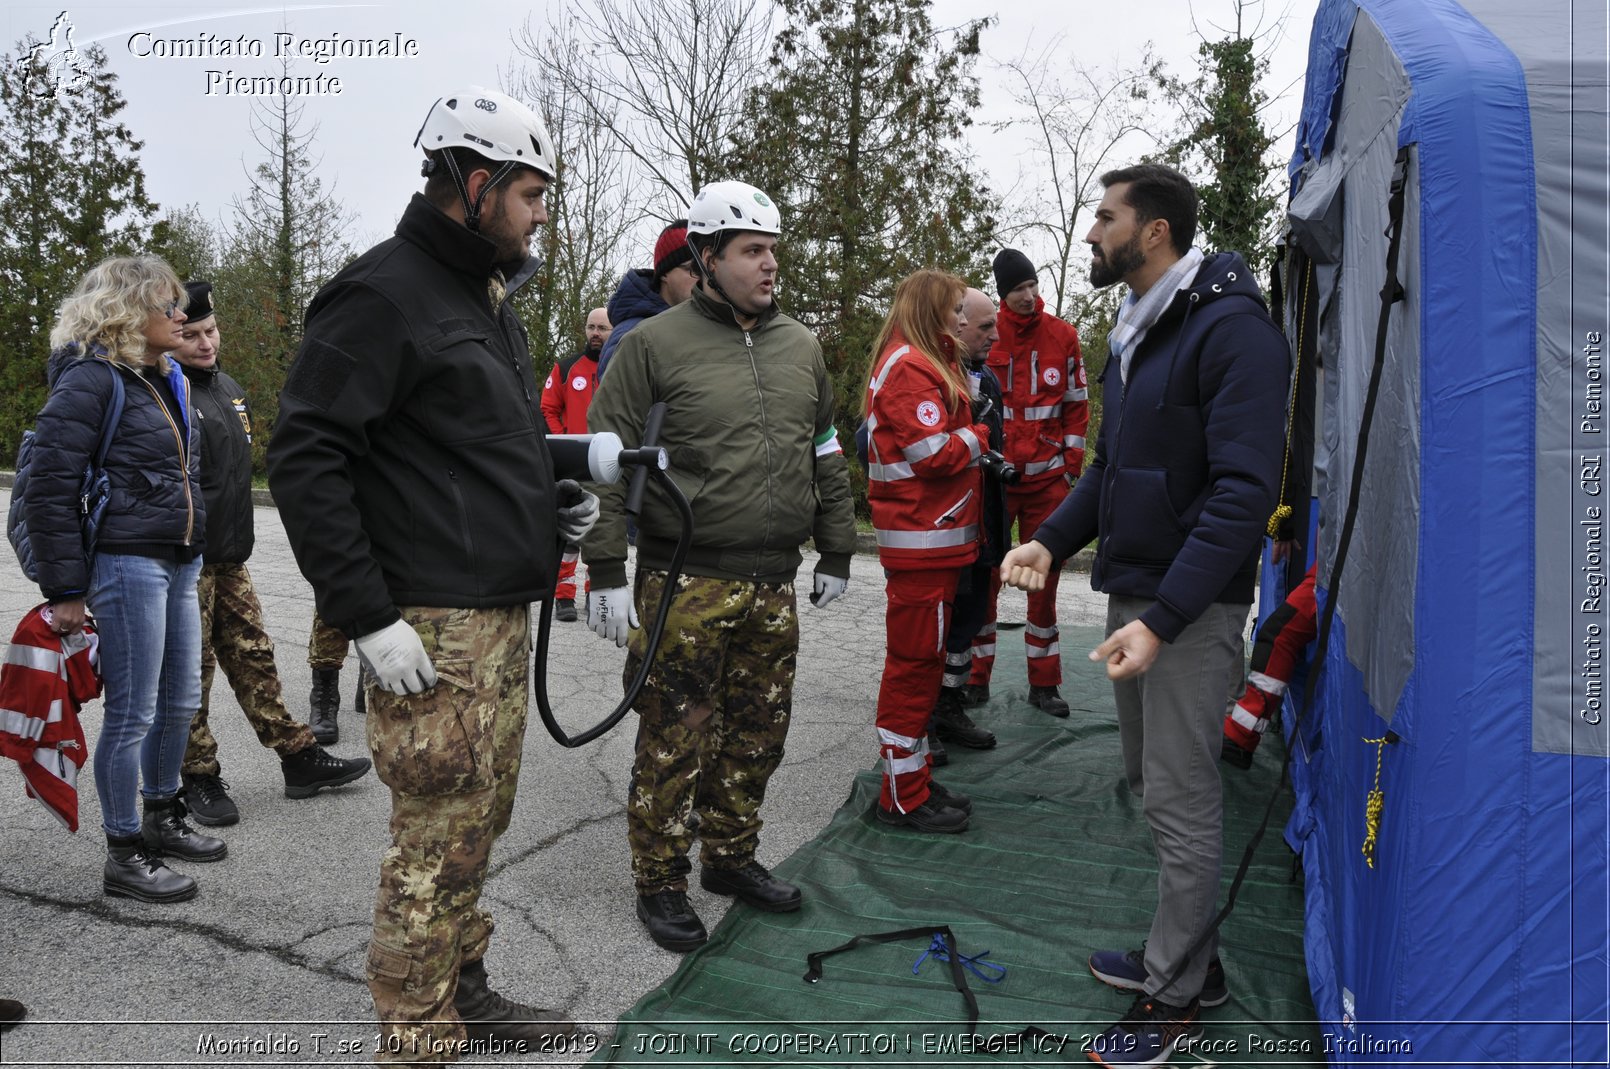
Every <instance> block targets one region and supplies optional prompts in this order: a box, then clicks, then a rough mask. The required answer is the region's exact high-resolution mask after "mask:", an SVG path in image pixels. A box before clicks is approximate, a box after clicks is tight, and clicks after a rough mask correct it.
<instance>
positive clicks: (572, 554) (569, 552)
mask: <svg viewBox="0 0 1610 1069" xmlns="http://www.w3.org/2000/svg"><path fill="white" fill-rule="evenodd" d="M559 559H560V560H562V561H564V562H565V563H566V564H575V563H576V562H577V561H579V560H581V550H579V549H577V548H576V547H575V546H566V547H565V551H564V553H562V554H560V556H559Z"/></svg>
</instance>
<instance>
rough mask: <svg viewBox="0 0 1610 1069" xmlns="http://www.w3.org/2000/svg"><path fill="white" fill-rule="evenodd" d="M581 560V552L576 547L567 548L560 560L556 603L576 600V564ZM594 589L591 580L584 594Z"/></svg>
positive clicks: (585, 587) (555, 593)
mask: <svg viewBox="0 0 1610 1069" xmlns="http://www.w3.org/2000/svg"><path fill="white" fill-rule="evenodd" d="M580 559H581V550H579V549H577V548H576V547H575V546H566V547H565V552H564V555H563V556H561V557H560V558H559V582H558V584H557V585H556V586H555V587H554V590H553V596H554V600H555V601H575V600H576V562H577V561H579V560H580ZM592 588H593V584H592V579H591V578H589V579H588V580H587V581H586V582H585V583H584V584H583V586H582V588H581V590H582V593H583V594H585V593H586V592H587V591H589V590H591V589H592Z"/></svg>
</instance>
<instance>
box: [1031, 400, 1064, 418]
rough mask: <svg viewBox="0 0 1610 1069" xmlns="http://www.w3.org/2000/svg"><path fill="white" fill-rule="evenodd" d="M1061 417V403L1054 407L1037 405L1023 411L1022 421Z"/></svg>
mask: <svg viewBox="0 0 1610 1069" xmlns="http://www.w3.org/2000/svg"><path fill="white" fill-rule="evenodd" d="M1060 415H1062V402H1061V401H1058V402H1057V403H1056V404H1054V405H1038V406H1036V407H1034V408H1025V409H1023V418H1024V419H1055V418H1056V417H1058V416H1060Z"/></svg>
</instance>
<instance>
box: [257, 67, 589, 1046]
mask: <svg viewBox="0 0 1610 1069" xmlns="http://www.w3.org/2000/svg"><path fill="white" fill-rule="evenodd" d="M414 144H415V145H417V146H419V147H420V148H422V149H424V151H425V156H426V160H425V165H424V167H423V173H424V175H425V176H426V182H425V192H424V194H423V195H420V194H415V196H414V198H413V200H412V201H411V202H410V203H409V205H408V208H407V210H406V211H404V212H403V216H402V219H401V221H399V223H398V224H397V232H396V235H395V236H394V237H392V238H390V239H388V240H386V241H383V242H381V243H380V244H379V245H376V246H375V247H374V248H372V249H370V250H369V251H368V252H366V253H364V254H363V255H362V256H359V257H358V258H357V259H356V260H354V261H353V262H352V263H351V264H349V265H348V266H347V267H346V268H344V269H343V270H342V271H341V272H340V273H339V274H337V275H336V276H335V278H333V279H331V280H330V282H329V283H327V284H326V285H325V286H324V288H323V289H321V290H320V291H319V292H318V294H317V295H316V296H315V297H314V298H313V301H312V303H311V304H310V305H309V306H308V311H307V318H306V323H307V328H306V333H305V335H304V338H303V341H302V347H301V350H300V351H299V352H298V354H297V357H296V361H295V363H294V364H292V366H291V371H290V375H289V377H288V378H287V379H286V383H285V389H284V391H283V392H282V393H281V395H280V412H279V420H278V422H277V423H276V424H275V428H274V438H273V443H272V444H271V445H270V447H269V451H268V463H269V484H270V486H271V487H272V488H273V491H274V499H275V500H276V501H277V502H279V506H280V517H281V519H282V520H283V521H284V524H285V529H286V533H287V534H288V535H289V536H290V541H291V548H292V549H293V550H294V551H295V553H296V560H297V564H298V565H299V566H300V567H301V569H302V574H303V575H304V576H306V577H307V579H308V581H309V582H310V583H312V585H313V592H314V595H315V598H316V600H317V604H318V610H319V615H320V616H321V617H322V618H323V619H324V620H326V621H328V622H329V623H330V624H332V625H334V626H336V627H339V628H340V629H341V630H342V631H343V632H345V633H346V634H347V635H349V636H351V637H352V638H353V639H354V641H355V642H356V643H357V647H358V655H359V657H360V658H361V659H362V661H363V664H364V666H365V668H366V669H367V672H366V679H368V681H369V690H368V702H367V704H368V710H369V723H368V736H369V746H370V750H371V753H372V756H373V757H374V763H375V772H376V774H377V775H378V776H379V777H380V779H381V781H382V782H383V783H385V784H386V786H387V787H389V788H390V789H391V837H392V843H391V847H390V849H388V850H387V851H386V853H385V855H384V856H383V857H382V859H381V864H380V889H379V893H378V894H377V895H376V896H375V913H374V937H373V939H372V941H371V942H370V944H369V956H368V961H367V966H366V973H367V976H368V980H369V990H370V993H371V994H372V995H373V997H374V1003H375V1012H376V1014H377V1015H378V1017H379V1019H380V1029H379V1040H378V1042H377V1047H378V1051H377V1053H376V1058H377V1060H379V1061H386V1062H433V1063H434V1062H441V1061H450V1060H453V1059H455V1058H456V1057H457V1056H458V1055H459V1054H460V1053H463V1052H465V1051H476V1052H489V1051H490V1050H505V1049H511V1048H510V1046H509V1045H512V1044H517V1043H520V1042H522V1041H523V1042H524V1043H526V1044H529V1045H530V1046H528V1047H526V1048H525V1049H535V1045H536V1044H540V1043H542V1042H543V1041H544V1040H545V1039H548V1038H549V1037H552V1036H554V1035H558V1034H565V1033H568V1032H570V1031H572V1030H573V1029H574V1025H573V1024H572V1023H571V1022H570V1020H569V1019H568V1018H566V1017H564V1016H563V1015H561V1014H557V1013H554V1012H551V1011H547V1010H539V1009H534V1008H532V1007H529V1006H521V1005H518V1004H516V1003H511V1002H509V1001H507V1000H506V999H504V998H503V997H502V996H501V995H499V994H497V993H496V992H494V991H493V990H491V988H490V987H489V986H488V983H487V971H486V968H485V966H484V965H483V964H482V960H481V959H482V956H483V955H484V954H485V953H486V950H487V946H488V944H489V942H490V941H491V936H492V918H491V916H490V915H489V914H488V913H487V912H486V911H485V910H483V909H481V908H480V907H479V899H480V895H481V885H482V882H483V881H484V880H485V878H486V873H487V864H488V857H489V855H490V853H491V848H492V844H493V843H494V842H495V841H496V840H497V838H498V836H500V835H501V834H502V833H503V832H504V830H506V829H507V828H508V826H509V819H510V815H511V813H512V811H513V806H514V792H515V784H516V781H517V779H518V776H519V772H520V760H521V752H522V745H523V740H524V737H525V721H526V706H527V702H528V700H529V698H528V692H527V687H526V681H527V673H528V670H529V667H530V664H531V621H530V603H531V602H533V601H537V600H540V599H542V598H546V597H549V596H551V594H552V593H553V583H554V573H555V571H556V569H557V566H558V558H559V543H560V539H563V540H565V541H566V542H577V541H580V539H581V537H582V535H583V534H585V533H586V531H587V529H588V528H590V527H591V526H592V523H593V521H594V520H596V519H597V516H598V501H597V499H596V498H594V497H592V495H590V494H586V493H584V492H583V491H582V490H581V488H580V487H579V486H576V485H575V484H573V483H572V484H570V485H569V486H566V485H565V484H563V483H560V484H558V485H556V484H555V481H554V475H553V461H552V459H551V457H550V456H549V454H548V446H547V440H546V428H545V426H544V424H543V420H542V413H541V410H540V409H539V407H538V398H537V380H536V376H535V374H534V372H533V370H532V365H531V353H530V351H529V349H528V348H527V345H526V334H525V329H524V327H522V326H521V324H520V321H519V319H518V318H517V316H516V315H515V312H514V309H513V307H512V306H511V298H512V296H513V294H515V293H516V292H518V291H519V289H520V287H521V286H523V285H525V283H526V282H527V281H529V280H530V279H531V277H532V276H533V275H535V274H536V272H537V270H538V268H539V267H540V266H541V263H540V261H538V260H536V259H534V258H533V257H532V256H531V236H532V234H533V233H534V232H535V231H536V229H537V227H539V226H541V225H542V224H543V223H545V222H546V221H547V219H548V211H547V208H546V207H545V206H544V204H543V197H544V195H545V194H546V193H547V190H548V184H549V183H550V182H552V181H553V180H554V176H555V174H556V173H557V157H556V153H555V150H554V145H553V143H552V141H550V140H549V137H548V130H547V127H546V126H545V125H544V123H543V121H542V119H541V118H539V117H538V116H537V115H536V113H534V112H533V111H531V110H530V109H529V108H527V107H526V106H525V105H524V104H522V103H520V102H519V101H517V100H515V99H513V98H512V97H509V96H506V95H504V94H503V93H498V92H494V91H491V90H486V89H480V88H476V87H471V88H468V89H466V90H465V91H463V92H461V93H455V94H452V95H449V96H444V97H442V98H441V99H439V100H437V101H436V103H435V104H433V105H432V106H431V109H430V111H429V112H428V113H427V114H426V116H425V122H424V125H423V126H422V127H421V128H420V130H419V133H418V135H417V136H416V137H415V139H414ZM567 502H569V503H568V504H567Z"/></svg>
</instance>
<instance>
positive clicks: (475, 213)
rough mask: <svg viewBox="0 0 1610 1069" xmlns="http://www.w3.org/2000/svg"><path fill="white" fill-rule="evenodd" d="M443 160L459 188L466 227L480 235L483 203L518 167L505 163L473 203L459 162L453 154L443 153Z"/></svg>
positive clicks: (482, 187)
mask: <svg viewBox="0 0 1610 1069" xmlns="http://www.w3.org/2000/svg"><path fill="white" fill-rule="evenodd" d="M441 158H442V159H443V160H445V161H446V163H447V173H448V174H450V175H452V176H453V184H454V185H455V186H457V187H458V199H459V201H460V202H461V203H463V205H464V225H465V226H466V227H467V228H469V229H470V230H472V231H474V232H475V233H480V230H481V204H482V202H483V201H485V200H486V195H487V194H488V193H490V192H492V190H493V188H495V187H496V186H497V184H498V183H499V182H501V181H503V179H504V178H506V177H508V175H509V172H511V171H513V170H514V168H515V167H516V166H517V165H516V164H514V163H511V162H509V161H508V160H505V161H503V164H502V166H500V167H499V168H498V169H497V170H495V171H493V172H492V177H491V178H488V179H487V180H486V184H484V185H483V186H481V192H480V193H478V194H477V195H476V197H475V199H474V200H473V201H471V200H470V190H469V187H468V186H467V185H465V183H464V172H463V171H462V170H461V169H460V168H459V165H458V160H457V159H455V158H454V156H453V153H452V152H443V153H442V154H441Z"/></svg>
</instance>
